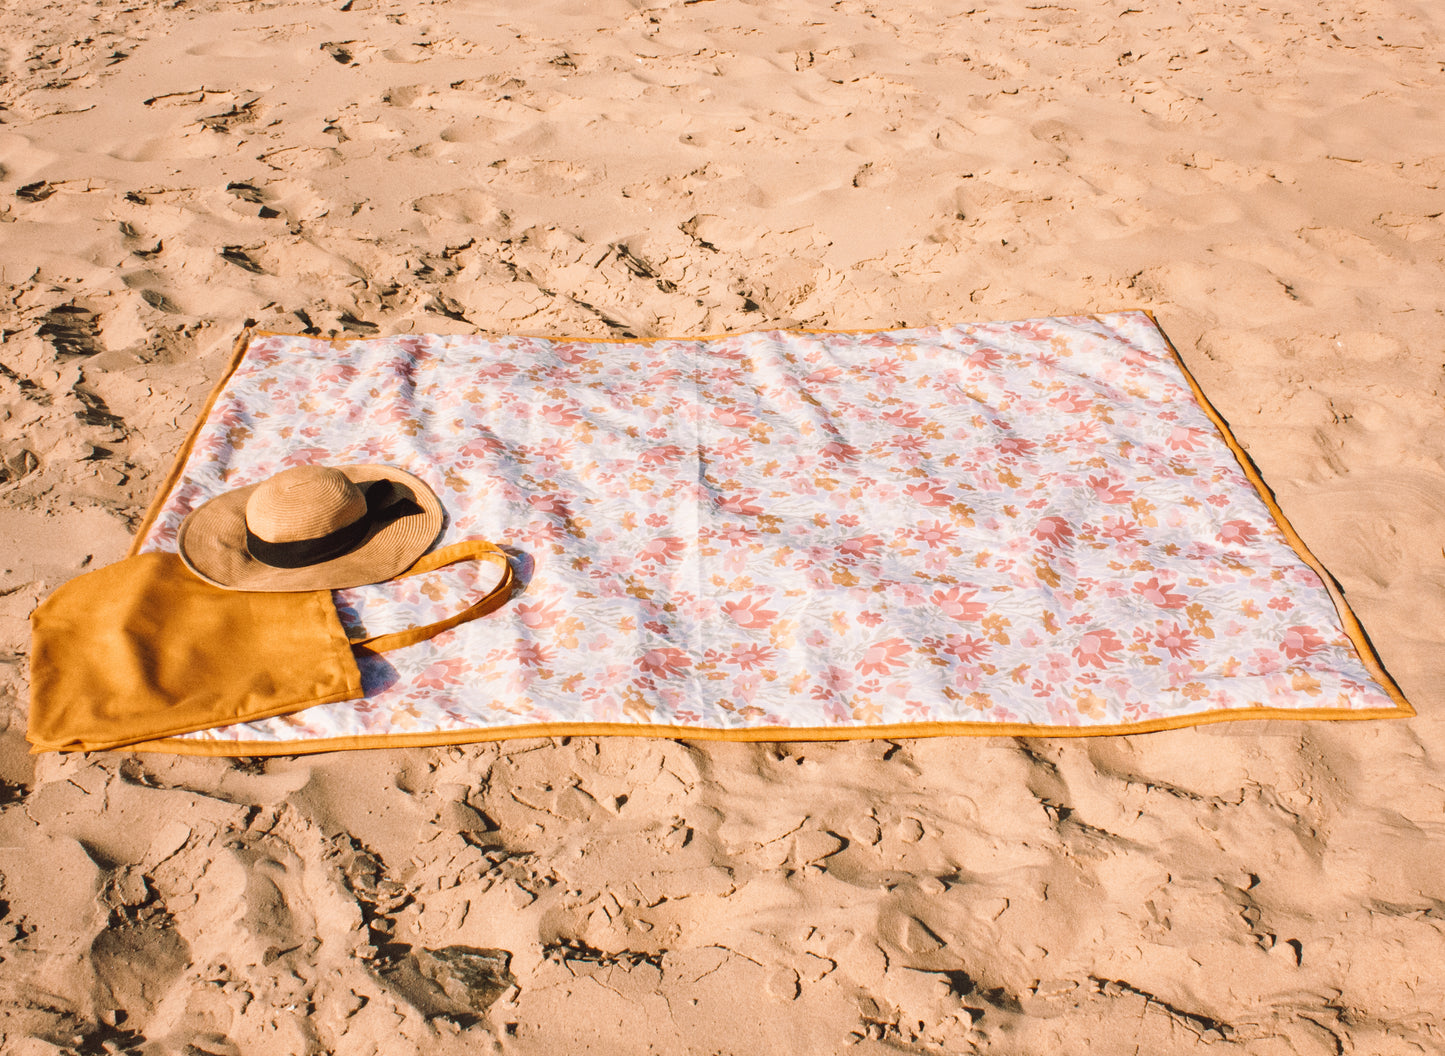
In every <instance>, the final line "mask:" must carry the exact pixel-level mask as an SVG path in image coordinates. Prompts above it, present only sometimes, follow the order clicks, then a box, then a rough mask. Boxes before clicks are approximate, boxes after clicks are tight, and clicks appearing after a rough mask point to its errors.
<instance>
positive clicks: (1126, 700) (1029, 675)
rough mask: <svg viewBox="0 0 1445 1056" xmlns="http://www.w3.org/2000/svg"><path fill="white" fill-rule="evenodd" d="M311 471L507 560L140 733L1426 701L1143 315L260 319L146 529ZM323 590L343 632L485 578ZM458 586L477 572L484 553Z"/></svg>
mask: <svg viewBox="0 0 1445 1056" xmlns="http://www.w3.org/2000/svg"><path fill="white" fill-rule="evenodd" d="M309 462H324V463H332V464H344V463H348V462H385V463H389V464H391V465H395V466H399V467H400V468H402V469H405V470H407V471H408V472H411V473H414V474H416V475H417V476H419V477H421V478H422V479H424V480H426V481H427V482H428V483H429V484H430V485H431V486H432V487H433V488H434V489H435V490H436V492H437V494H438V495H440V496H441V498H442V501H443V503H444V505H445V506H446V509H447V517H448V519H447V524H446V528H445V530H444V532H443V535H442V538H441V540H440V542H439V544H438V545H445V544H449V543H453V542H456V541H459V540H462V539H467V538H476V537H480V538H483V539H488V540H491V541H493V542H496V543H498V544H500V545H501V546H503V547H504V548H506V549H507V550H508V552H509V554H510V555H511V556H512V560H513V563H514V567H515V570H516V572H517V574H518V576H519V579H520V580H521V581H522V582H523V583H524V584H525V589H524V590H522V591H521V592H520V593H519V594H518V595H517V596H515V597H514V598H513V600H512V601H511V602H510V603H509V604H508V605H506V606H504V607H503V608H502V609H501V610H499V611H497V612H496V613H494V614H492V615H491V616H489V617H487V618H486V619H483V620H479V621H477V622H475V623H472V624H467V625H465V626H462V627H459V628H457V629H455V630H453V631H449V632H447V633H446V634H443V635H441V636H439V637H437V638H435V639H433V640H432V641H430V642H426V643H424V644H421V645H417V646H413V647H410V648H408V649H404V650H400V651H397V652H393V653H388V654H386V655H385V656H378V657H371V658H365V657H363V659H362V667H363V671H362V675H363V682H364V684H365V686H366V696H365V698H364V699H362V700H357V701H350V702H343V703H339V704H329V705H321V706H317V707H312V708H309V709H307V710H305V711H302V712H300V713H297V714H293V715H288V716H282V717H278V718H272V719H267V720H264V721H258V722H252V723H247V724H244V725H236V726H227V727H224V728H219V729H213V730H204V731H201V732H198V733H194V734H188V735H185V736H183V737H176V738H170V739H168V740H166V741H163V742H151V743H150V744H148V745H146V747H147V748H161V749H164V750H170V751H180V752H192V753H207V754H234V755H241V754H275V753H296V752H306V751H318V750H329V749H335V748H350V747H364V746H380V745H419V744H442V743H454V742H463V741H473V740H483V739H494V738H502V737H516V736H537V735H543V734H553V735H566V734H633V735H639V734H646V735H654V736H667V737H694V738H734V739H758V740H784V739H816V738H845V737H898V736H920V735H937V734H1010V735H1018V734H1036V735H1047V736H1057V735H1063V734H1106V733H1123V732H1134V731H1146V730H1158V729H1163V728H1169V727H1177V726H1183V725H1189V724H1194V723H1202V722H1214V721H1219V720H1225V719H1250V718H1299V719H1320V718H1330V719H1344V718H1360V719H1364V718H1381V717H1386V716H1406V715H1411V714H1413V711H1412V710H1411V709H1410V706H1409V704H1408V703H1407V702H1406V701H1405V699H1404V698H1403V697H1402V696H1401V695H1400V692H1399V690H1398V688H1396V686H1395V685H1394V683H1393V682H1392V681H1391V679H1390V677H1389V675H1388V674H1387V673H1386V672H1385V671H1384V669H1383V668H1382V667H1381V665H1380V664H1379V662H1378V660H1377V658H1376V657H1375V654H1374V652H1373V651H1372V649H1371V647H1370V644H1369V642H1368V641H1367V639H1366V638H1365V635H1364V633H1363V631H1362V630H1361V628H1360V626H1359V624H1358V623H1357V622H1356V620H1355V618H1354V616H1353V615H1352V614H1351V613H1350V612H1349V610H1348V608H1347V607H1346V606H1345V605H1344V603H1343V599H1342V598H1341V597H1336V598H1334V599H1332V597H1331V594H1330V592H1329V590H1328V589H1327V587H1326V585H1325V579H1326V578H1327V573H1325V572H1324V570H1323V569H1322V568H1321V567H1320V566H1319V564H1318V562H1316V561H1315V560H1314V558H1313V557H1312V556H1311V555H1310V554H1309V553H1308V551H1307V550H1306V549H1305V547H1304V545H1303V543H1302V542H1301V541H1300V540H1299V538H1298V537H1297V536H1296V535H1295V533H1294V532H1293V531H1292V530H1291V529H1290V527H1289V525H1288V524H1287V523H1286V522H1285V520H1284V517H1283V515H1282V514H1281V512H1280V511H1279V509H1278V507H1277V506H1276V505H1275V504H1274V502H1273V499H1272V498H1271V496H1270V494H1269V492H1268V490H1267V489H1266V488H1265V487H1264V484H1263V482H1262V481H1261V480H1260V478H1259V476H1258V474H1257V473H1256V472H1255V470H1254V468H1253V467H1252V465H1251V463H1250V462H1249V460H1248V458H1247V456H1246V455H1245V454H1244V453H1243V451H1242V450H1241V448H1240V447H1239V446H1238V444H1237V443H1235V441H1234V440H1233V438H1232V437H1231V436H1230V434H1229V432H1228V428H1227V426H1226V425H1225V424H1224V422H1223V420H1222V419H1221V418H1220V417H1219V416H1218V415H1217V414H1216V413H1215V412H1214V411H1213V410H1212V408H1211V407H1210V406H1209V405H1208V403H1207V401H1205V400H1204V398H1203V396H1202V394H1201V393H1200V392H1199V390H1198V388H1197V386H1196V385H1195V384H1194V382H1193V380H1192V379H1191V378H1190V377H1189V375H1188V373H1187V371H1185V369H1184V367H1183V364H1182V362H1181V361H1180V360H1179V358H1178V356H1177V355H1176V354H1175V353H1174V351H1173V349H1172V347H1171V346H1170V344H1169V342H1168V340H1167V339H1166V338H1165V337H1164V335H1163V333H1162V332H1161V331H1160V329H1159V328H1158V326H1157V325H1156V323H1155V322H1154V320H1153V318H1152V317H1151V316H1150V315H1148V314H1147V313H1143V312H1121V313H1115V314H1108V315H1097V316H1079V317H1068V318H1054V319H1040V320H1032V321H1027V322H1012V323H991V324H985V325H968V326H955V327H948V328H935V327H929V328H921V329H911V330H894V331H882V332H868V333H845V332H823V333H817V332H784V331H768V332H760V333H748V334H740V335H730V336H721V337H710V338H701V339H685V340H545V339H541V338H532V337H500V338H488V337H454V336H453V337H448V336H413V335H402V336H396V337H386V338H374V339H367V340H356V341H328V340H325V339H320V338H312V337H303V336H292V335H279V334H265V335H249V336H248V337H247V338H246V339H243V341H242V342H241V343H240V345H239V346H238V354H237V356H236V359H235V361H234V363H233V365H232V369H231V371H230V372H229V373H228V375H227V376H226V378H224V379H223V380H222V382H221V383H220V385H219V386H218V388H217V390H216V392H215V393H214V394H213V396H212V400H211V403H210V405H209V406H208V408H207V410H206V412H205V413H204V415H203V417H202V420H201V422H200V423H199V425H198V427H197V429H196V431H195V433H194V434H193V436H192V438H191V440H190V442H189V443H188V445H187V447H186V449H185V450H184V451H183V452H182V454H181V456H180V458H179V459H178V460H177V464H176V466H175V467H174V469H173V471H172V473H171V475H170V479H169V480H168V481H167V483H166V485H165V487H164V490H163V493H162V494H161V495H160V496H159V497H158V499H157V502H156V504H155V505H154V506H153V507H152V509H151V511H150V513H149V514H148V516H147V519H146V522H145V523H144V525H143V527H142V532H141V535H140V537H139V538H138V541H137V547H136V549H137V552H144V551H153V550H173V549H174V548H175V534H176V528H177V526H178V525H179V524H180V522H181V519H182V518H183V517H184V516H185V514H186V513H187V512H188V511H190V510H191V509H192V508H194V507H195V506H197V505H198V504H199V503H201V502H203V501H205V500H206V499H208V498H210V497H212V496H214V495H217V494H219V493H221V492H223V491H225V490H227V489H230V488H234V487H239V486H241V485H246V484H252V483H256V482H258V481H260V480H262V479H264V478H265V477H267V476H269V475H271V474H273V473H275V472H277V471H279V470H281V469H284V468H286V467H288V466H293V465H298V464H302V463H309ZM493 572H494V570H491V569H486V568H484V569H483V570H482V571H481V572H480V573H477V572H475V571H471V572H462V571H455V570H454V571H452V572H450V573H447V574H439V575H437V576H436V577H434V578H433V579H426V580H421V581H420V582H419V581H418V580H406V581H401V582H394V583H390V584H381V585H378V586H374V587H366V588H360V589H356V590H348V591H338V592H337V594H336V597H337V602H338V607H339V608H340V610H341V612H342V615H343V620H344V622H346V623H347V624H348V626H349V627H350V628H352V632H353V633H355V634H361V633H362V632H363V631H364V632H365V633H372V634H375V633H381V632H384V631H386V630H389V629H393V628H396V627H400V626H405V625H406V624H408V623H411V622H417V623H419V622H427V621H429V620H432V619H436V618H438V617H439V616H441V615H443V614H445V613H446V612H448V611H452V610H454V609H457V608H459V607H460V606H461V605H463V604H465V603H466V600H467V598H468V597H470V596H474V595H475V594H476V593H478V592H482V591H485V590H486V589H488V588H489V587H490V585H491V581H490V578H489V577H490V576H492V575H493ZM469 576H470V578H469Z"/></svg>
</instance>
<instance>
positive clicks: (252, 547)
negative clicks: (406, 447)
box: [176, 465, 442, 592]
mask: <svg viewBox="0 0 1445 1056" xmlns="http://www.w3.org/2000/svg"><path fill="white" fill-rule="evenodd" d="M441 528H442V506H441V501H440V500H439V499H438V498H437V497H436V495H435V494H433V493H432V490H431V489H430V488H428V487H427V486H426V485H425V484H424V483H422V482H421V481H420V480H418V479H417V478H416V477H414V476H412V475H411V474H410V473H404V472H402V471H401V470H399V469H394V468H392V467H391V466H371V465H366V466H341V467H331V466H297V467H296V468H294V469H287V470H283V471H282V472H280V473H277V474H276V475H275V476H274V477H269V478H268V479H266V480H263V481H262V482H261V483H259V484H253V485H251V486H250V487H247V488H237V489H235V490H234V491H228V492H226V493H225V494H224V495H218V496H217V497H216V498H214V499H212V500H210V501H209V502H207V503H206V504H205V505H203V506H199V507H197V508H196V509H194V510H192V511H191V513H190V514H189V515H188V516H187V517H186V519H185V520H184V521H182V522H181V527H180V532H179V533H178V535H177V539H176V544H177V546H178V548H179V549H180V552H181V560H183V561H184V562H185V563H186V565H187V566H188V567H189V568H190V570H191V571H192V572H194V573H196V575H198V576H200V577H201V578H202V579H204V580H206V581H207V582H209V583H213V584H215V585H216V586H218V587H227V588H229V589H231V590H254V591H268V592H279V591H294V590H327V589H331V590H339V589H341V588H343V587H359V586H361V585H363V584H365V583H379V582H381V581H382V580H384V579H391V578H392V577H393V576H397V575H399V574H401V573H402V572H405V571H406V570H407V569H408V568H410V567H411V566H412V565H413V564H414V563H415V562H416V559H417V558H419V557H420V556H421V555H422V554H424V553H426V551H427V549H428V548H429V547H430V546H431V544H432V543H433V542H435V541H436V537H437V535H438V534H439V533H440V532H441Z"/></svg>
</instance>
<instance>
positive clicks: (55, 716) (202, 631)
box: [26, 540, 515, 752]
mask: <svg viewBox="0 0 1445 1056" xmlns="http://www.w3.org/2000/svg"><path fill="white" fill-rule="evenodd" d="M465 560H483V561H491V562H494V563H496V564H500V565H501V566H502V567H503V569H504V571H503V574H502V578H501V581H500V582H499V583H498V584H497V585H496V586H495V587H494V588H492V590H491V591H490V592H489V593H488V594H487V595H486V596H485V597H483V598H482V599H480V600H479V601H477V602H475V603H473V604H472V605H470V606H468V607H467V608H465V609H463V610H462V611H460V612H457V613H455V614H453V615H451V616H448V617H447V618H446V619H443V620H439V621H437V622H436V623H430V624H427V625H425V626H423V627H413V628H409V629H407V630H404V631H398V632H396V633H394V634H385V635H374V636H372V637H369V638H355V639H350V638H347V636H346V632H345V630H344V629H343V628H342V626H341V620H340V618H339V617H338V616H337V613H336V604H335V602H334V601H333V600H332V597H331V591H329V590H316V591H306V592H298V593H254V592H247V591H238V590H223V589H222V588H220V587H214V586H212V585H211V584H209V583H207V582H205V581H204V580H202V579H200V578H199V577H198V576H196V575H195V574H194V573H192V572H191V571H190V570H189V569H187V568H186V566H185V565H184V564H183V563H182V562H181V559H180V558H179V557H178V556H177V555H175V554H139V555H137V556H135V557H128V558H126V559H125V560H123V561H119V562H117V563H116V564H113V565H108V566H106V567H105V568H101V569H97V570H96V571H94V572H88V573H86V574H85V575H83V576H79V577H77V578H75V579H72V580H71V581H70V582H68V583H66V584H64V585H63V586H61V587H60V589H58V590H57V591H55V593H54V594H52V595H51V596H50V597H48V598H47V599H46V600H45V601H44V602H42V603H41V604H40V605H39V606H38V607H37V608H36V610H35V612H34V613H32V614H31V617H30V622H31V652H30V721H29V728H28V729H27V731H26V739H27V740H29V741H30V744H31V746H32V747H31V751H32V752H45V751H95V750H99V749H105V748H121V747H124V746H126V745H128V744H136V743H139V742H141V741H150V740H159V739H161V738H163V737H173V736H176V735H177V734H182V733H191V732H194V731H195V730H203V729H209V728H211V727H215V726H229V725H231V724H233V723H238V722H250V721H252V720H254V719H265V718H270V717H271V716H274V715H285V714H288V713H290V712H293V711H300V710H301V709H302V708H309V707H311V706H312V705H315V704H330V703H334V702H336V701H342V700H354V699H356V698H358V697H360V696H361V695H362V688H361V672H360V670H359V669H358V668H357V666H356V657H355V655H354V651H355V650H360V649H366V650H368V651H370V652H385V651H387V650H390V649H399V648H401V647H403V646H407V645H414V644H416V643H417V642H422V641H425V640H427V639H428V638H431V637H433V636H434V635H437V634H440V633H441V632H442V631H445V630H448V629H450V628H452V627H455V626H457V625H458V624H460V623H465V622H466V621H468V620H474V619H476V618H477V617H478V616H484V615H486V614H487V613H489V612H492V611H494V610H495V609H497V608H500V607H501V606H502V604H503V603H505V602H506V601H507V599H508V598H510V597H511V593H512V586H513V583H514V582H515V576H514V574H513V572H512V566H511V564H510V563H509V562H508V561H507V556H506V554H505V553H503V552H502V551H501V550H500V549H498V548H497V547H496V546H494V545H493V544H491V543H486V542H482V541H480V540H473V541H468V542H462V543H456V544H454V545H452V546H448V547H444V548H442V549H440V550H437V551H436V552H434V553H431V554H427V555H426V556H424V557H422V558H421V559H420V560H419V561H417V562H416V564H414V565H412V567H411V568H409V569H407V570H406V571H405V572H403V573H402V577H399V578H404V577H406V576H415V575H420V574H422V573H424V572H432V571H435V570H436V569H439V568H443V567H445V566H446V565H450V564H454V563H456V562H458V561H465Z"/></svg>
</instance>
